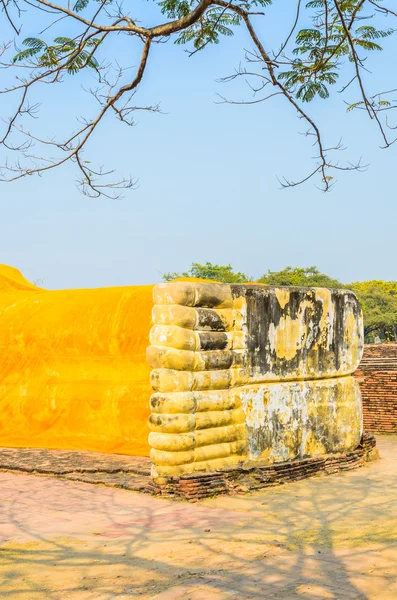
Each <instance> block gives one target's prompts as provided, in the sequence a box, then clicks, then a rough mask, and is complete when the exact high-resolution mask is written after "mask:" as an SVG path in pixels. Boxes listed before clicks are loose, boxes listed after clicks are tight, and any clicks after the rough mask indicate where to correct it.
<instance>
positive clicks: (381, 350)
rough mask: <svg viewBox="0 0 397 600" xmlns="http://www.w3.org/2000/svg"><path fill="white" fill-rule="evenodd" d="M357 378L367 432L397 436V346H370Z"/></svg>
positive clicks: (368, 345) (366, 347) (367, 346)
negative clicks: (395, 434) (396, 434)
mask: <svg viewBox="0 0 397 600" xmlns="http://www.w3.org/2000/svg"><path fill="white" fill-rule="evenodd" d="M355 377H356V378H357V381H358V382H359V384H360V389H361V395H362V401H363V416H364V429H365V430H366V431H372V432H373V433H397V344H367V345H366V346H365V348H364V356H363V359H362V361H361V363H360V367H359V368H358V369H357V371H356V372H355Z"/></svg>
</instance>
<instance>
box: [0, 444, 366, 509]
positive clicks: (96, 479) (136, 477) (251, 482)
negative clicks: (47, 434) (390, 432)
mask: <svg viewBox="0 0 397 600" xmlns="http://www.w3.org/2000/svg"><path fill="white" fill-rule="evenodd" d="M375 446H376V442H375V438H374V436H372V435H369V434H364V436H363V438H362V442H361V444H360V446H359V447H358V448H357V449H356V450H354V451H353V452H349V453H347V454H328V455H326V456H321V457H316V458H304V459H300V460H292V461H287V462H284V463H279V464H275V465H269V466H266V467H251V468H249V469H247V468H242V467H239V468H232V469H229V470H226V471H213V472H211V473H196V474H194V473H193V474H186V475H182V476H180V477H172V478H164V481H163V483H162V482H161V481H160V480H159V479H158V480H157V481H156V482H154V481H153V480H152V478H151V476H150V459H149V458H142V457H135V456H118V455H116V454H100V453H97V452H84V451H80V452H79V451H67V450H47V449H37V448H0V472H1V471H11V472H12V471H14V472H15V471H18V472H22V473H31V474H35V475H41V476H52V477H54V476H55V477H57V478H58V479H68V480H71V481H81V482H84V483H91V484H99V485H104V486H106V487H115V488H122V489H125V490H130V491H136V492H143V493H146V494H151V495H158V496H164V497H168V498H176V499H184V500H193V501H194V500H199V499H201V498H208V497H210V496H216V495H219V494H227V493H232V494H238V493H244V492H248V491H251V490H257V489H261V488H264V487H268V486H272V485H279V484H281V483H287V482H289V481H298V480H300V479H305V478H307V477H312V476H313V475H318V474H321V473H322V474H324V475H330V474H331V473H336V472H337V471H347V470H351V469H354V468H357V467H360V466H362V465H363V464H364V462H366V461H367V460H373V459H375V458H377V450H376V448H375Z"/></svg>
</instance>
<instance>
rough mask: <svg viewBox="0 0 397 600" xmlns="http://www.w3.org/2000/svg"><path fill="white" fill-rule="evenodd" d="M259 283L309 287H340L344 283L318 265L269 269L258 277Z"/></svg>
mask: <svg viewBox="0 0 397 600" xmlns="http://www.w3.org/2000/svg"><path fill="white" fill-rule="evenodd" d="M258 282H259V283H265V284H267V285H288V286H289V285H301V286H308V287H328V288H340V287H343V285H342V284H341V283H340V281H338V279H333V278H332V277H329V276H328V275H324V273H320V271H319V270H318V268H317V267H314V266H313V267H305V268H300V267H285V269H282V270H281V271H270V270H269V271H268V272H267V273H266V274H265V275H262V277H260V279H258Z"/></svg>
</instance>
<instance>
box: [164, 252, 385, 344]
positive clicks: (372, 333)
mask: <svg viewBox="0 0 397 600" xmlns="http://www.w3.org/2000/svg"><path fill="white" fill-rule="evenodd" d="M180 277H194V278H199V279H211V280H213V281H214V280H215V281H221V282H222V283H244V282H253V281H256V282H258V283H262V284H265V285H277V286H307V287H328V288H346V289H349V290H352V291H353V292H354V293H355V294H356V295H357V297H358V299H359V301H360V303H361V305H362V308H363V313H364V335H365V341H366V342H367V343H370V342H373V341H374V340H375V338H376V337H379V338H380V339H381V340H382V341H385V342H392V341H394V342H397V282H396V281H381V280H375V281H361V282H360V281H355V282H353V283H350V284H343V283H341V282H340V281H339V280H338V279H334V278H332V277H329V276H328V275H325V274H324V273H321V272H320V271H319V270H318V268H317V267H315V266H312V267H305V268H301V267H285V269H282V270H281V271H270V270H269V271H268V272H267V273H266V274H265V275H262V277H260V278H259V279H257V280H254V278H253V277H251V276H249V275H246V274H245V273H241V272H235V271H234V270H233V267H232V266H231V265H213V264H212V263H210V262H206V263H205V264H204V265H201V264H200V263H192V266H191V267H190V269H189V270H188V271H186V272H184V273H164V275H163V279H164V280H165V281H171V280H173V279H177V278H180Z"/></svg>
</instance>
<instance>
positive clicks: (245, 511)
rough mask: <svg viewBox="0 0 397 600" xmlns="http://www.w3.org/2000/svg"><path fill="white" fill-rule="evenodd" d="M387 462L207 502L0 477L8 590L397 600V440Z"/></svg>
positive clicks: (1, 593)
mask: <svg viewBox="0 0 397 600" xmlns="http://www.w3.org/2000/svg"><path fill="white" fill-rule="evenodd" d="M378 446H379V449H380V453H381V456H382V460H381V461H378V462H375V463H370V464H369V465H368V466H366V467H364V468H362V469H359V470H357V471H351V472H348V473H343V474H336V475H333V476H330V477H318V478H313V479H309V480H305V481H301V482H299V483H294V484H290V485H285V486H280V487H277V488H270V489H266V490H264V491H261V492H257V493H255V494H250V495H247V496H239V497H219V498H214V499H210V500H206V501H204V502H202V503H198V504H187V503H182V502H171V501H166V500H161V499H158V498H152V497H150V496H147V495H143V494H138V493H135V492H128V491H123V490H119V489H110V488H105V487H100V486H91V485H88V484H81V483H74V482H70V481H61V480H56V479H51V478H47V477H39V476H33V475H22V474H12V473H6V472H2V473H0V597H1V598H2V599H3V598H4V600H6V599H15V600H16V599H19V598H22V599H23V600H30V599H32V600H46V599H48V600H58V599H62V600H111V599H118V600H127V599H131V598H140V599H142V600H146V599H149V598H154V599H156V600H171V599H182V598H183V599H184V600H188V599H190V600H210V599H212V598H215V599H217V600H223V599H226V598H236V599H240V598H242V599H245V598H271V599H274V600H276V599H278V600H292V599H295V600H297V599H301V600H306V599H311V598H316V599H318V600H320V599H321V600H322V599H327V598H333V599H340V600H344V599H347V600H349V599H356V600H358V599H360V600H363V599H368V600H372V599H379V600H392V599H393V600H396V599H397V436H391V437H387V438H386V437H383V438H381V437H379V438H378Z"/></svg>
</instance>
